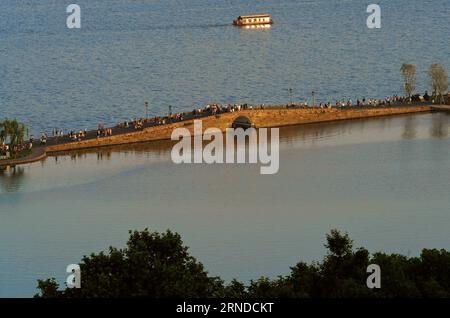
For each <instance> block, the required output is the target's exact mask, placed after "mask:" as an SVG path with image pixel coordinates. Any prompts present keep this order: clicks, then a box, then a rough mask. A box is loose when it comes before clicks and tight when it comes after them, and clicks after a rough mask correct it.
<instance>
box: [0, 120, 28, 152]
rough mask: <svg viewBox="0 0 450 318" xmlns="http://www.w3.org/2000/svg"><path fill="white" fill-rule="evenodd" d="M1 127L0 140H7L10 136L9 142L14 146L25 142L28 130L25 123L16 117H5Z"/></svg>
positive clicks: (0, 124)
mask: <svg viewBox="0 0 450 318" xmlns="http://www.w3.org/2000/svg"><path fill="white" fill-rule="evenodd" d="M0 127H1V131H0V141H2V142H6V140H7V139H8V137H9V143H10V145H11V146H12V147H13V146H15V145H18V144H21V143H23V141H24V137H25V130H26V128H25V125H24V124H22V123H19V122H18V121H17V120H16V119H13V120H8V119H5V120H4V121H3V122H2V123H0Z"/></svg>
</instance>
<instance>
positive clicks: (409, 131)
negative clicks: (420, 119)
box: [402, 116, 417, 139]
mask: <svg viewBox="0 0 450 318" xmlns="http://www.w3.org/2000/svg"><path fill="white" fill-rule="evenodd" d="M416 136H417V120H416V118H415V117H414V116H408V117H406V118H405V126H404V129H403V134H402V137H403V138H404V139H414V138H416Z"/></svg>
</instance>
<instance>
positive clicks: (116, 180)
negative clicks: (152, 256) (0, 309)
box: [0, 0, 450, 297]
mask: <svg viewBox="0 0 450 318" xmlns="http://www.w3.org/2000/svg"><path fill="white" fill-rule="evenodd" d="M74 2H76V3H78V4H79V5H81V7H82V28H81V30H68V29H67V28H66V27H65V20H66V16H67V15H66V13H65V9H66V8H65V6H66V5H67V3H64V2H63V1H60V0H40V1H31V0H29V1H23V0H1V1H0V119H2V118H3V117H16V118H18V119H19V120H21V121H24V122H25V123H28V125H29V126H31V127H32V130H33V131H34V133H39V132H40V131H42V130H51V129H52V128H55V127H58V128H64V129H74V128H78V129H79V128H93V127H96V125H97V123H98V122H104V123H107V124H113V123H115V122H117V121H121V120H125V119H129V118H130V117H136V116H143V115H144V107H143V105H144V101H145V100H148V101H149V102H150V106H151V109H150V111H151V113H152V114H160V113H163V112H165V111H166V110H167V106H168V105H169V104H171V105H173V106H174V109H175V110H190V109H191V108H193V105H194V104H195V105H202V104H205V103H208V102H220V103H241V102H250V103H286V102H287V101H288V100H289V95H288V88H289V87H292V88H293V90H294V98H295V100H300V99H305V98H308V96H309V92H310V91H311V90H315V91H316V92H317V96H318V99H319V100H320V101H324V100H326V99H332V100H333V99H335V98H344V97H345V98H347V97H351V98H353V99H355V98H356V97H357V96H358V97H361V96H366V97H369V96H370V97H385V96H387V95H391V94H396V93H400V92H401V90H400V88H401V84H400V79H399V68H400V65H401V64H402V63H404V62H407V63H415V64H416V65H417V71H418V81H417V87H418V90H420V91H424V90H425V89H426V88H427V79H426V70H427V68H428V66H429V64H431V63H434V62H439V63H442V64H443V65H444V66H445V67H446V68H447V70H449V69H450V54H449V53H450V52H449V34H450V23H449V13H450V12H449V11H450V3H449V1H448V0H433V1H430V0H428V1H407V0H396V1H393V0H391V1H378V3H380V4H381V6H382V28H381V30H369V29H367V27H366V24H365V21H366V17H367V14H366V13H365V9H366V6H367V4H369V3H370V1H368V2H367V3H366V2H365V1H361V0H347V1H346V0H339V1H338V0H311V1H293V0H267V1H235V0H228V1H225V0H216V1H206V0H191V1H188V0H183V1H182V0H178V1H174V0H165V1H162V0H161V1H150V0H146V1H143V0H120V1H119V0H108V1H107V0H103V1H100V0H80V1H74ZM254 12H269V13H272V14H273V17H274V20H275V25H274V26H273V28H271V29H270V30H257V31H251V30H240V29H237V28H234V27H232V26H231V25H230V23H231V21H232V19H233V18H235V17H236V16H237V15H240V14H245V13H254ZM449 125H450V116H449V115H447V114H418V115H411V116H399V117H392V118H380V119H373V120H364V121H349V122H341V123H329V124H324V125H308V126H302V127H293V128H284V129H282V131H281V132H280V137H281V145H280V147H281V151H280V171H279V173H278V174H276V175H273V176H262V175H260V174H259V166H250V167H249V166H247V165H212V166H208V165H188V166H177V165H174V164H173V163H172V162H171V160H170V153H169V152H168V151H170V148H167V147H162V146H161V147H156V149H155V146H133V147H132V148H130V149H118V150H114V151H110V150H104V151H102V152H101V153H100V154H97V153H86V154H81V155H76V156H74V157H67V156H63V157H59V158H57V159H56V158H54V157H51V158H47V159H46V160H45V161H43V162H37V163H33V164H29V165H25V166H23V167H19V168H16V170H9V171H0V297H6V296H13V297H16V296H22V297H23V296H32V295H33V294H34V293H35V292H36V289H35V286H36V280H37V279H38V278H47V277H56V279H57V280H58V281H60V282H63V281H64V279H65V275H66V274H65V268H66V266H67V265H68V264H69V263H76V262H79V260H80V259H81V257H82V255H84V254H88V253H91V252H98V251H100V250H105V249H107V247H108V246H110V245H113V246H117V247H123V246H124V245H125V242H126V240H127V237H128V230H130V229H144V228H146V227H148V228H150V229H152V230H158V231H164V230H165V229H167V228H170V229H171V230H173V231H177V232H179V233H180V234H181V235H182V237H183V239H184V240H185V242H186V244H187V245H188V246H190V247H191V249H190V251H191V253H192V255H194V256H195V257H197V258H198V259H199V260H200V261H202V262H203V263H204V264H205V267H206V268H207V269H208V270H209V271H210V272H211V274H213V275H220V276H221V277H223V278H224V279H226V280H230V279H232V278H233V277H237V278H239V279H242V280H244V281H248V280H249V279H256V278H258V277H259V276H261V275H265V276H270V277H274V276H276V275H283V274H287V273H288V272H289V266H292V265H294V264H295V263H296V262H297V261H299V260H305V261H312V260H319V259H321V258H322V257H323V255H324V253H325V249H324V247H323V243H324V238H325V234H326V233H327V232H328V231H329V230H330V229H331V228H339V229H341V230H347V231H349V233H350V235H351V236H352V237H353V238H354V239H355V245H356V246H366V247H367V248H369V250H370V251H371V252H375V251H387V252H396V253H402V254H405V255H418V253H420V250H421V249H422V248H424V247H430V248H445V249H450V245H449V244H450V243H449V237H450V230H449V229H450V226H449V225H450V214H449V206H450V201H449V195H448V193H449V184H450V175H449V171H450V164H449V163H450V161H449V158H450V153H449V151H450V150H449V149H450V139H449V133H450V131H449V129H450V128H449ZM168 149H169V150H168Z"/></svg>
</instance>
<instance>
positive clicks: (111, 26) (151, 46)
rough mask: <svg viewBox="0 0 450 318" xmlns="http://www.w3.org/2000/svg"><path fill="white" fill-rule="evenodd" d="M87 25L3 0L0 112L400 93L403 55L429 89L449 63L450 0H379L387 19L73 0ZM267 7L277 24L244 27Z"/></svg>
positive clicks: (313, 4) (279, 4)
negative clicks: (239, 22) (437, 66)
mask: <svg viewBox="0 0 450 318" xmlns="http://www.w3.org/2000/svg"><path fill="white" fill-rule="evenodd" d="M74 2H75V3H77V4H79V5H80V6H81V10H82V11H81V17H82V22H81V29H80V30H69V29H67V28H66V17H67V16H68V14H66V6H67V4H68V3H65V2H62V1H58V0H40V1H29V0H2V1H0V118H3V117H10V118H17V119H20V120H21V121H23V122H25V123H27V124H28V126H30V127H31V130H32V131H33V132H34V133H35V134H38V133H40V132H42V131H43V130H47V131H51V130H52V129H53V128H64V129H66V130H67V129H76V130H79V129H84V128H86V129H90V128H96V127H97V124H98V123H99V122H103V123H106V124H113V123H116V122H118V121H123V120H127V119H130V118H134V117H142V116H144V101H149V105H150V113H151V114H152V115H155V114H163V113H167V111H168V105H173V110H174V111H179V110H191V109H193V107H194V105H197V106H202V105H205V104H207V103H211V102H220V103H244V102H248V103H277V104H280V103H281V104H283V103H287V102H288V101H289V93H288V89H289V88H292V89H293V99H294V100H295V101H299V100H305V99H309V102H310V103H311V96H310V95H311V94H310V92H311V91H312V90H314V91H316V95H317V100H318V101H326V100H328V99H329V100H331V101H332V102H334V100H335V99H336V98H348V97H351V98H352V99H353V100H356V97H360V98H361V97H363V96H365V97H378V98H384V97H386V96H388V95H392V94H399V93H401V81H400V74H399V69H400V66H401V64H402V63H414V64H416V65H417V73H418V78H417V89H418V90H419V91H420V92H424V91H425V89H427V88H428V87H427V78H426V70H427V68H428V66H429V65H430V64H431V63H435V62H436V63H441V64H443V65H444V66H445V67H446V68H447V70H449V69H450V49H449V34H450V2H449V1H448V0H420V1H419V0H415V1H411V0H395V1H388V0H382V1H377V2H376V3H378V4H380V5H381V9H382V27H381V29H379V30H370V29H368V28H367V26H366V18H367V16H368V15H369V14H368V13H366V8H367V5H368V4H370V3H371V2H370V1H360V0H264V1H262V0H253V1H237V0H215V1H209V0H164V1H163V0H108V1H104V0H77V1H74ZM258 12H268V13H271V14H272V15H273V18H274V21H275V24H274V26H273V28H271V29H270V30H256V31H255V30H240V29H238V28H235V27H233V26H232V25H231V22H232V20H233V19H234V18H236V17H237V16H238V15H241V14H247V13H258Z"/></svg>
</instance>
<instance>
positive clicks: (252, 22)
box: [233, 14, 273, 28]
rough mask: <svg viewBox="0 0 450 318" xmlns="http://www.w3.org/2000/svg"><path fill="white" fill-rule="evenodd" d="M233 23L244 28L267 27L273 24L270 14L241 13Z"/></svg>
mask: <svg viewBox="0 0 450 318" xmlns="http://www.w3.org/2000/svg"><path fill="white" fill-rule="evenodd" d="M233 24H234V25H235V26H239V27H245V28H267V27H270V26H271V25H272V24H273V20H272V16H271V15H270V14H253V15H241V16H239V17H238V18H237V19H236V20H234V21H233Z"/></svg>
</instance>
